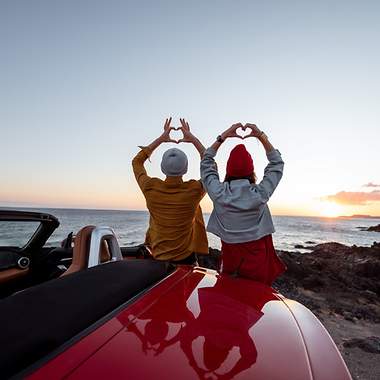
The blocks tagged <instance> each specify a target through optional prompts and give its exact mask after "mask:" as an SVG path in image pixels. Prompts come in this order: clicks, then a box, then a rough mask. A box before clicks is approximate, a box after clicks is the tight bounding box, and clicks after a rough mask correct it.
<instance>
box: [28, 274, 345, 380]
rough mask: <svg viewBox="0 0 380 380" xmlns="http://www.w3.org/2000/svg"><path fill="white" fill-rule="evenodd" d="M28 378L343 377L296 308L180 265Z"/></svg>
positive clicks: (332, 349)
mask: <svg viewBox="0 0 380 380" xmlns="http://www.w3.org/2000/svg"><path fill="white" fill-rule="evenodd" d="M28 378H29V379H33V380H37V379H62V378H65V379H124V378H125V379H157V378H158V379H198V378H199V379H210V380H212V379H231V378H234V379H268V380H275V379H292V380H297V379H300V380H307V379H317V380H322V379H323V380H327V379H328V380H330V379H334V380H339V379H342V380H343V379H350V378H351V377H350V375H349V372H348V370H347V368H346V365H345V363H344V361H343V360H342V358H341V356H340V354H339V352H338V350H337V348H336V346H335V344H334V343H333V341H332V340H331V338H330V336H329V335H328V333H327V331H326V330H325V329H324V327H323V326H322V325H321V324H320V322H319V321H318V320H317V319H316V317H315V316H314V315H313V314H312V313H311V312H310V311H309V310H308V309H306V308H305V307H304V306H302V305H301V304H299V303H297V302H295V301H291V300H288V299H285V298H283V297H282V296H280V295H279V294H277V293H275V292H274V291H273V289H272V288H270V287H267V286H265V285H262V284H259V283H256V282H254V281H251V280H245V279H242V278H234V277H231V276H226V275H218V274H216V273H215V272H212V271H208V272H207V271H206V270H203V269H199V268H198V269H197V268H195V269H193V268H191V267H180V268H179V269H177V270H176V271H175V272H174V273H173V274H171V275H170V276H168V277H167V278H166V279H164V280H163V281H161V283H159V284H157V285H156V286H155V287H154V288H152V289H151V290H150V291H148V292H147V293H145V294H144V295H143V296H141V297H139V298H138V299H136V301H135V302H133V303H131V304H130V305H129V306H127V307H126V308H125V309H123V310H122V311H121V312H120V313H119V314H118V315H116V316H115V317H113V318H112V319H111V320H109V321H108V322H106V323H105V324H103V325H102V326H101V327H99V328H98V329H96V330H95V331H93V332H92V333H90V334H89V335H87V336H86V337H84V338H83V339H81V340H80V341H79V342H77V343H76V344H74V345H73V346H71V347H70V348H68V349H67V350H66V351H64V352H63V353H61V354H60V355H58V356H56V357H55V358H54V359H52V360H50V361H49V362H47V363H46V364H45V365H44V366H43V367H41V368H39V369H38V370H37V371H35V372H34V373H33V374H31V375H30V376H29V377H28Z"/></svg>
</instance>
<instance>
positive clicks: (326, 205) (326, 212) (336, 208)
mask: <svg viewBox="0 0 380 380" xmlns="http://www.w3.org/2000/svg"><path fill="white" fill-rule="evenodd" d="M320 214H321V216H324V217H327V218H336V217H338V216H340V215H343V209H342V207H341V206H340V205H338V204H336V203H334V202H323V203H321V208H320Z"/></svg>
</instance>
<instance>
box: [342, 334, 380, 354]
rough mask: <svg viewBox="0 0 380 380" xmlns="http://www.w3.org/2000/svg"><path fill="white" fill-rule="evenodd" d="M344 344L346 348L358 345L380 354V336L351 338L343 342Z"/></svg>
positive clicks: (372, 352) (362, 348)
mask: <svg viewBox="0 0 380 380" xmlns="http://www.w3.org/2000/svg"><path fill="white" fill-rule="evenodd" d="M343 346H344V347H346V348H353V347H358V348H360V349H361V350H363V351H365V352H369V353H371V354H380V338H379V337H378V336H370V337H367V338H353V339H349V340H346V341H345V342H344V343H343Z"/></svg>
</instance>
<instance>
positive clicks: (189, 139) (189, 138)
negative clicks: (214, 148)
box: [178, 119, 205, 158]
mask: <svg viewBox="0 0 380 380" xmlns="http://www.w3.org/2000/svg"><path fill="white" fill-rule="evenodd" d="M179 120H180V122H181V127H180V128H179V129H180V130H181V131H182V133H183V138H182V139H180V140H178V143H181V142H186V143H192V144H193V145H194V146H195V149H196V150H197V151H198V152H199V154H200V156H201V158H202V157H203V153H204V151H205V147H204V146H203V144H202V143H201V142H200V141H199V139H198V138H197V137H195V136H194V135H193V134H192V133H191V131H190V126H189V123H188V122H187V121H186V120H185V119H179Z"/></svg>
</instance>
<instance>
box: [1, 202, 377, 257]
mask: <svg viewBox="0 0 380 380" xmlns="http://www.w3.org/2000/svg"><path fill="white" fill-rule="evenodd" d="M0 210H19V211H35V212H42V213H48V214H51V215H54V216H55V217H56V218H57V219H58V220H59V222H60V226H59V227H58V228H57V229H56V230H55V231H54V233H53V234H52V236H51V237H50V239H49V240H48V241H47V245H48V246H57V245H60V243H61V241H62V240H63V239H64V238H65V237H66V236H67V235H68V234H69V233H70V232H74V233H76V232H77V231H79V230H80V229H81V228H83V227H84V226H86V225H97V226H109V227H111V228H112V229H113V230H114V231H115V234H116V236H117V238H118V241H119V244H120V246H135V245H139V244H143V243H144V240H145V233H146V230H147V228H148V225H149V212H148V210H131V209H127V210H118V209H88V208H86V209H85V208H63V207H56V208H55V207H9V206H6V207H2V206H0ZM203 215H204V220H205V224H206V225H207V222H208V219H209V217H210V213H209V212H204V213H203ZM272 217H273V222H274V226H275V230H276V232H275V233H274V234H273V240H274V243H275V246H276V248H277V249H280V250H287V251H298V252H300V253H303V252H306V251H307V250H308V249H309V248H310V247H311V246H313V245H316V244H320V243H327V242H337V243H341V244H345V245H349V246H352V245H358V246H371V245H372V244H373V243H374V242H375V241H380V233H378V232H372V231H366V228H368V227H370V226H373V225H374V224H378V223H380V218H378V220H379V222H376V218H374V217H371V218H368V217H364V218H363V217H361V218H360V217H359V218H358V217H356V218H353V217H335V218H333V217H323V216H300V215H272ZM7 223H8V224H7ZM9 225H10V224H9V222H0V246H1V245H12V244H15V245H17V244H22V243H24V244H25V243H26V241H27V240H28V236H29V237H30V236H31V233H33V228H34V229H35V228H36V225H33V224H31V222H25V223H23V224H22V225H21V224H20V223H19V222H18V223H17V225H16V223H14V224H13V225H12V226H13V227H11V228H10V227H9ZM207 236H208V240H209V246H210V247H211V248H217V249H219V248H220V246H221V243H220V239H219V238H218V237H217V236H215V235H213V234H211V233H207ZM19 246H20V245H19Z"/></svg>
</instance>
